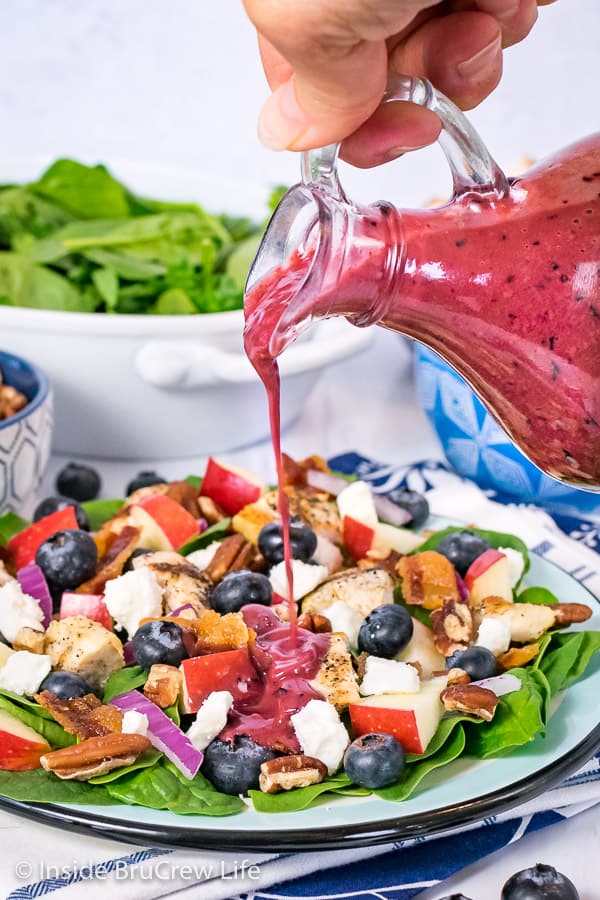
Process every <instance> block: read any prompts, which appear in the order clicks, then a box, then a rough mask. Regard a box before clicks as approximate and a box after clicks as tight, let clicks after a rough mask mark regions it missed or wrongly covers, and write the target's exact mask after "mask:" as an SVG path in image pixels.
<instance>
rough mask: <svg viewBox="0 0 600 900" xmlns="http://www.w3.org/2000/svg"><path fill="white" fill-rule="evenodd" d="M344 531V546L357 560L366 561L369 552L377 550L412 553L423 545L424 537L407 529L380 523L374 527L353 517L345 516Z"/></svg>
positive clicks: (343, 521)
mask: <svg viewBox="0 0 600 900" xmlns="http://www.w3.org/2000/svg"><path fill="white" fill-rule="evenodd" d="M342 530H343V540H344V546H345V547H346V549H347V550H348V552H349V554H350V556H351V557H352V558H353V559H355V560H359V559H364V558H365V557H366V555H367V553H368V552H369V550H377V551H379V552H381V553H384V554H385V553H389V552H390V550H396V552H397V553H404V554H406V553H411V552H412V551H413V550H416V549H417V547H419V546H420V545H421V544H422V543H423V537H422V535H420V534H415V533H414V532H413V531H409V530H408V529H406V528H397V527H396V526H395V525H387V524H386V523H385V522H378V523H377V524H376V525H375V526H372V525H368V524H366V523H365V522H359V521H358V520H357V519H353V518H352V516H344V518H343V519H342Z"/></svg>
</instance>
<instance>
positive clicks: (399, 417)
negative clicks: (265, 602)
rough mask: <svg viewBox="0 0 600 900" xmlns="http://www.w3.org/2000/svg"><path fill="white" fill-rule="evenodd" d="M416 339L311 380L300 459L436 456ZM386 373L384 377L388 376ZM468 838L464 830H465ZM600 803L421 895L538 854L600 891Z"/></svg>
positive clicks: (262, 451)
mask: <svg viewBox="0 0 600 900" xmlns="http://www.w3.org/2000/svg"><path fill="white" fill-rule="evenodd" d="M411 362H412V354H411V348H410V344H409V343H408V342H406V341H404V340H403V339H400V338H398V337H397V336H396V335H393V334H388V333H386V332H378V333H377V334H376V335H375V336H374V341H373V343H372V345H371V346H370V347H369V348H368V349H367V350H366V351H364V352H363V353H362V354H361V355H360V356H358V357H355V358H354V359H351V360H349V361H347V362H344V363H341V364H338V365H336V366H334V367H332V368H331V369H329V370H328V371H327V372H326V373H325V374H324V376H323V377H322V378H321V380H320V382H319V383H318V384H317V385H316V387H315V388H314V390H313V392H312V394H311V396H310V398H309V402H308V403H307V404H306V407H305V410H304V412H303V414H302V415H301V417H300V418H299V419H298V420H297V421H296V422H295V423H294V424H293V425H292V426H290V427H289V428H288V429H287V431H286V433H285V434H284V439H283V446H284V449H285V450H286V452H288V453H290V454H291V455H292V456H295V457H297V458H302V457H304V456H307V455H309V454H310V453H319V454H321V455H323V456H332V455H334V454H336V453H340V452H343V451H344V450H359V451H360V452H361V453H363V454H365V455H368V456H372V457H374V458H376V459H380V460H382V461H385V462H390V463H397V464H401V463H408V462H413V461H416V460H419V459H424V458H430V459H440V458H441V451H440V447H439V444H438V442H437V439H436V438H435V435H434V434H433V432H432V430H431V428H430V426H429V425H428V423H427V420H426V418H425V415H424V414H423V412H422V411H421V409H420V408H419V407H418V405H417V401H416V395H415V389H414V384H413V379H412V365H411ZM383 373H385V378H384V376H383ZM219 456H220V457H221V458H223V459H229V460H231V461H234V462H236V463H237V464H238V465H242V466H245V467H247V468H249V469H251V470H254V471H256V472H258V473H260V474H261V475H263V476H264V477H265V478H268V479H271V480H272V479H273V478H274V463H273V459H272V451H271V447H270V445H269V444H266V443H264V444H259V445H257V446H254V447H251V448H248V449H245V450H242V451H239V452H237V453H235V454H219ZM65 461H66V460H65V458H64V457H62V458H61V457H53V458H52V460H51V462H50V466H49V469H48V473H47V475H46V479H45V484H44V488H43V494H42V495H44V494H49V493H53V488H52V484H53V482H54V478H55V475H56V472H57V471H58V470H59V469H60V468H61V467H62V466H63V465H64V463H65ZM93 463H94V464H95V465H97V467H98V469H99V471H100V472H101V474H102V478H103V494H104V495H105V496H121V495H122V493H123V489H124V485H125V484H126V483H127V481H128V480H129V479H130V478H132V477H133V475H135V474H136V472H138V471H139V470H140V468H143V469H152V468H156V469H157V471H159V472H161V473H162V474H163V475H165V477H167V478H175V477H181V476H182V474H183V475H185V474H188V472H202V470H203V467H204V463H205V459H204V458H202V457H200V458H194V459H189V458H188V459H179V460H168V461H167V460H151V461H144V463H143V464H142V465H141V464H140V463H139V462H136V461H126V460H124V461H110V462H109V461H106V460H94V461H93ZM464 839H465V840H468V839H469V837H468V834H467V835H465V838H464ZM599 842H600V810H599V809H598V808H595V809H592V810H589V811H588V812H586V813H583V814H581V815H579V816H577V817H575V818H573V819H571V820H567V821H564V822H561V823H559V824H557V825H555V826H552V827H551V828H547V829H544V830H542V831H539V832H536V833H534V834H531V835H528V836H527V837H525V838H523V839H522V840H520V841H518V842H517V843H516V844H514V845H513V846H511V847H509V848H506V849H505V850H503V851H501V852H499V853H497V854H495V855H493V856H492V857H489V858H487V859H485V860H483V861H481V862H480V863H477V864H475V865H473V866H470V867H469V868H468V869H465V870H463V871H462V872H461V873H460V874H458V875H456V876H455V877H453V878H452V879H450V880H449V881H447V882H445V883H444V884H443V886H440V887H437V888H433V889H430V890H428V891H425V892H424V893H421V894H419V900H438V898H442V897H445V896H447V895H450V894H456V893H460V892H462V893H463V894H464V895H465V896H466V897H471V898H473V900H495V898H499V897H500V890H501V887H502V885H503V884H504V882H505V881H506V879H507V878H508V877H509V875H511V874H512V873H514V872H516V871H518V870H519V869H521V868H525V867H526V866H530V865H534V864H535V863H536V862H544V863H546V864H549V865H553V866H555V867H556V868H558V869H559V870H561V871H563V872H564V873H565V874H567V875H568V876H569V877H570V878H571V879H572V881H573V882H574V883H575V884H576V886H577V888H578V890H579V893H580V898H581V900H596V898H600V889H599V887H598V877H597V876H598V874H600V863H598V862H597V848H598V846H599Z"/></svg>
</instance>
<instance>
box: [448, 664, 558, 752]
mask: <svg viewBox="0 0 600 900" xmlns="http://www.w3.org/2000/svg"><path fill="white" fill-rule="evenodd" d="M510 674H511V675H516V677H517V678H518V679H519V680H520V681H521V688H520V690H518V691H513V693H512V694H505V695H504V696H503V697H500V702H499V704H498V707H497V708H496V713H495V715H494V718H493V719H492V721H491V722H489V723H486V724H485V726H484V727H479V726H477V727H473V726H469V725H467V726H466V728H467V753H468V754H469V755H471V756H477V757H478V758H480V759H487V758H488V757H490V756H500V755H501V754H504V753H506V752H507V751H509V750H512V749H514V748H515V747H522V746H523V745H524V744H528V743H529V742H530V741H532V740H533V739H534V737H535V736H536V735H538V734H541V735H543V734H544V733H545V731H546V718H547V712H548V701H549V698H550V688H549V685H548V681H547V679H546V677H545V676H544V674H543V673H542V672H540V671H539V670H537V669H534V668H528V669H510Z"/></svg>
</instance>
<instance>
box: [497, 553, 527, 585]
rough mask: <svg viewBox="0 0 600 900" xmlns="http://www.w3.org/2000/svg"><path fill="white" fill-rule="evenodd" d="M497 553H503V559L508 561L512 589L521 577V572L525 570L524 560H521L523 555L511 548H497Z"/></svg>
mask: <svg viewBox="0 0 600 900" xmlns="http://www.w3.org/2000/svg"><path fill="white" fill-rule="evenodd" d="M498 552H499V553H504V555H505V557H506V558H507V560H508V571H509V574H510V585H511V587H513V588H514V587H515V586H516V585H517V584H518V582H519V579H520V578H521V576H522V575H523V570H524V568H525V560H524V558H523V554H522V553H520V552H519V550H515V549H514V548H513V547H498Z"/></svg>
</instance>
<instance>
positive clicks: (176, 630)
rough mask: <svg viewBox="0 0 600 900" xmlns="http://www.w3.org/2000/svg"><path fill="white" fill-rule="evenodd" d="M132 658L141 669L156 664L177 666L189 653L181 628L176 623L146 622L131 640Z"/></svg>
mask: <svg viewBox="0 0 600 900" xmlns="http://www.w3.org/2000/svg"><path fill="white" fill-rule="evenodd" d="M132 644H133V656H134V659H135V661H136V663H137V664H138V666H141V667H142V668H143V669H149V668H150V667H151V666H153V665H155V664H157V663H163V665H165V666H178V665H179V664H180V663H181V661H182V659H187V657H188V656H189V653H188V652H187V650H186V649H185V644H184V642H183V628H181V627H180V626H179V625H178V624H177V622H160V621H158V620H156V621H154V622H146V623H145V625H141V626H140V627H139V628H138V630H137V631H136V633H135V634H134V636H133V638H132Z"/></svg>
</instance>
